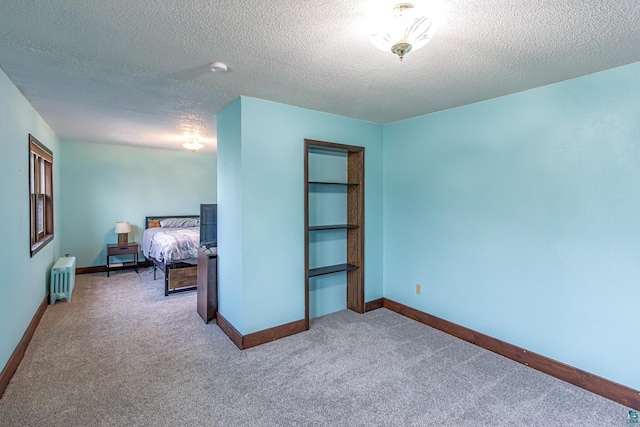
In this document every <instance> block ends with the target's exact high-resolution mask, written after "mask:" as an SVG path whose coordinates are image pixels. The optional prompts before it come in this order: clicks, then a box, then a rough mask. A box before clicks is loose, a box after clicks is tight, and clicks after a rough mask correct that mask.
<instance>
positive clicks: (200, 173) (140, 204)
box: [61, 141, 217, 267]
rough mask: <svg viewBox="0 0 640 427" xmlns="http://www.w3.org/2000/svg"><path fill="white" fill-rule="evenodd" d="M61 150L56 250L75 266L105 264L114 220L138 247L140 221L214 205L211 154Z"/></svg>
mask: <svg viewBox="0 0 640 427" xmlns="http://www.w3.org/2000/svg"><path fill="white" fill-rule="evenodd" d="M61 147H62V154H63V158H62V162H61V164H62V189H63V191H62V199H61V205H62V226H63V228H64V230H65V233H64V234H63V236H62V247H61V249H62V251H63V253H69V254H71V255H75V256H76V257H77V265H78V266H79V267H88V266H97V265H105V263H106V259H105V257H106V249H105V245H106V244H107V243H117V241H118V236H117V234H115V232H114V228H115V225H116V222H117V221H129V222H130V223H131V228H132V233H131V234H129V241H136V242H141V239H142V232H143V230H144V217H145V216H150V215H192V214H195V215H197V214H199V213H200V203H216V194H217V190H216V155H215V154H204V153H195V154H194V153H191V152H189V151H187V150H185V151H184V152H183V151H172V150H162V149H153V148H141V147H128V146H120V145H105V144H92V143H78V142H67V141H63V142H62V143H61Z"/></svg>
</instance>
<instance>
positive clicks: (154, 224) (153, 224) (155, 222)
mask: <svg viewBox="0 0 640 427" xmlns="http://www.w3.org/2000/svg"><path fill="white" fill-rule="evenodd" d="M158 227H162V225H160V220H159V219H150V220H149V221H147V228H158Z"/></svg>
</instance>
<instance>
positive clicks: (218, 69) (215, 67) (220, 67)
mask: <svg viewBox="0 0 640 427" xmlns="http://www.w3.org/2000/svg"><path fill="white" fill-rule="evenodd" d="M211 71H213V72H214V73H226V72H227V64H225V63H224V62H212V63H211Z"/></svg>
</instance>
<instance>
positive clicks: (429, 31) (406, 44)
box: [371, 3, 435, 61]
mask: <svg viewBox="0 0 640 427" xmlns="http://www.w3.org/2000/svg"><path fill="white" fill-rule="evenodd" d="M434 30H435V26H434V25H433V21H432V19H431V18H430V17H427V16H426V15H425V14H424V13H422V12H421V11H420V10H419V9H417V8H416V7H415V6H414V5H413V4H411V3H399V4H397V5H395V6H394V7H393V8H392V9H391V13H390V14H388V15H387V16H386V17H384V18H382V19H381V21H380V23H379V25H378V29H377V30H376V31H375V32H374V33H373V34H372V35H371V39H372V41H373V43H374V44H375V45H376V46H377V47H378V48H380V49H382V50H384V51H387V52H388V51H391V52H393V53H395V54H396V55H398V57H399V58H400V61H402V59H403V58H404V56H405V55H406V54H407V53H409V52H411V51H412V50H418V49H420V48H421V47H422V46H424V45H426V44H427V43H428V42H429V40H431V37H432V36H433V33H434Z"/></svg>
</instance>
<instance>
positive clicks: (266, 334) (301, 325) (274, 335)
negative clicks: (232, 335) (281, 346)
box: [242, 319, 307, 348]
mask: <svg viewBox="0 0 640 427" xmlns="http://www.w3.org/2000/svg"><path fill="white" fill-rule="evenodd" d="M306 330H307V328H306V324H305V320H304V319H301V320H296V321H295V322H291V323H286V324H284V325H280V326H274V327H273V328H269V329H265V330H262V331H258V332H254V333H252V334H248V335H245V336H244V337H242V344H243V348H251V347H255V346H257V345H260V344H265V343H268V342H271V341H275V340H279V339H280V338H285V337H288V336H290V335H295V334H298V333H300V332H304V331H306Z"/></svg>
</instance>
